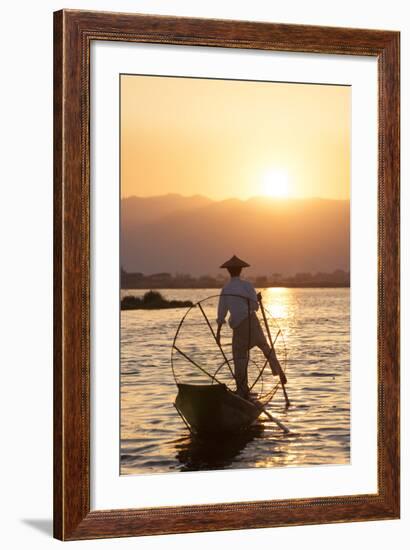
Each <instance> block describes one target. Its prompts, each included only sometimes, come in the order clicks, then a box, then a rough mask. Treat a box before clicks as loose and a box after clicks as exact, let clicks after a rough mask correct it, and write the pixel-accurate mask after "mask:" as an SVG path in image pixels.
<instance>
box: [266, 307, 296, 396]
mask: <svg viewBox="0 0 410 550" xmlns="http://www.w3.org/2000/svg"><path fill="white" fill-rule="evenodd" d="M258 301H259V304H260V306H261V312H262V317H263V322H264V323H265V328H266V332H267V333H268V338H269V343H270V347H271V350H272V352H273V349H274V348H273V342H272V335H271V333H270V329H269V325H268V320H267V319H266V313H265V308H264V307H263V303H262V298H258ZM278 365H279V361H278ZM279 368H280V369H281V370H282V367H281V366H280V365H279ZM282 373H283V371H282ZM279 379H280V383H281V385H282V390H283V395H284V397H285V401H286V407H290V401H289V397H288V394H287V393H286V388H285V384H284V383H283V381H282V378H281V377H280V376H279Z"/></svg>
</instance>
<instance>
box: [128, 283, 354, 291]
mask: <svg viewBox="0 0 410 550" xmlns="http://www.w3.org/2000/svg"><path fill="white" fill-rule="evenodd" d="M255 287H256V288H260V289H261V288H350V284H346V283H320V282H317V283H316V282H314V283H313V282H312V283H277V284H268V285H259V286H258V285H255ZM207 288H212V289H219V290H220V289H222V287H221V285H209V284H208V285H201V284H198V285H184V284H180V285H172V284H170V285H167V286H164V285H156V284H155V283H154V284H152V283H151V284H150V285H147V284H145V285H135V284H134V285H121V290H147V289H155V290H205V289H207Z"/></svg>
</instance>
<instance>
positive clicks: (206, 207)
mask: <svg viewBox="0 0 410 550" xmlns="http://www.w3.org/2000/svg"><path fill="white" fill-rule="evenodd" d="M233 254H236V255H237V256H239V257H241V258H243V259H245V260H246V261H248V262H249V263H250V264H251V268H250V269H249V270H248V273H249V274H264V275H269V274H272V273H282V274H294V273H298V272H312V273H313V272H317V271H325V272H331V271H333V270H335V269H344V270H347V271H348V270H349V256H350V201H349V200H331V199H316V198H312V199H271V198H267V197H254V198H250V199H248V200H239V199H226V200H221V201H216V200H211V199H209V198H207V197H204V196H200V195H195V196H192V197H184V196H181V195H177V194H170V195H162V196H155V197H135V196H133V197H127V198H123V199H122V200H121V265H122V267H123V268H124V269H125V270H126V271H127V272H142V273H146V274H148V273H156V272H169V273H173V274H174V273H189V274H191V275H194V276H198V275H202V274H211V275H215V274H217V273H218V272H219V269H218V267H219V265H220V264H221V263H222V262H224V261H225V260H226V259H227V258H229V257H230V256H232V255H233Z"/></svg>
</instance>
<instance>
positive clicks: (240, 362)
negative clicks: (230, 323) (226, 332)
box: [232, 320, 249, 397]
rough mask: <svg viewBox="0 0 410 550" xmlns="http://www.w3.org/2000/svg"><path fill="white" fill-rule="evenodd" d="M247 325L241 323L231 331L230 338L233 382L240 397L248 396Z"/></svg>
mask: <svg viewBox="0 0 410 550" xmlns="http://www.w3.org/2000/svg"><path fill="white" fill-rule="evenodd" d="M248 327H249V325H248V323H247V321H246V320H245V321H243V322H242V323H241V324H240V325H239V326H238V327H236V328H234V329H233V337H232V355H233V362H234V367H235V381H236V388H237V392H238V394H239V395H240V396H242V397H247V396H248V394H249V387H248V362H249V348H248V339H249V336H248V334H249V328H248Z"/></svg>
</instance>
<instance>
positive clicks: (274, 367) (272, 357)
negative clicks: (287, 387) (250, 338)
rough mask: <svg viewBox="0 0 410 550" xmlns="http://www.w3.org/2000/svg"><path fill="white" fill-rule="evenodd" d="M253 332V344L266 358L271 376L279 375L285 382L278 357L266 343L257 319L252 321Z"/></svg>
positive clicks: (273, 349)
mask: <svg viewBox="0 0 410 550" xmlns="http://www.w3.org/2000/svg"><path fill="white" fill-rule="evenodd" d="M253 332H254V344H255V346H257V347H258V348H259V349H260V350H261V351H262V353H263V355H264V356H265V358H266V359H267V360H268V362H269V366H270V368H271V371H272V374H273V376H280V377H281V378H282V380H283V383H284V384H286V375H285V373H284V372H283V370H282V367H281V366H280V363H279V361H278V358H277V357H276V352H275V348H271V347H270V345H269V344H268V342H267V340H266V337H265V334H264V332H263V330H262V327H261V326H260V323H259V321H258V319H256V320H255V321H254V323H253Z"/></svg>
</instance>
